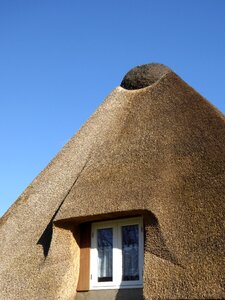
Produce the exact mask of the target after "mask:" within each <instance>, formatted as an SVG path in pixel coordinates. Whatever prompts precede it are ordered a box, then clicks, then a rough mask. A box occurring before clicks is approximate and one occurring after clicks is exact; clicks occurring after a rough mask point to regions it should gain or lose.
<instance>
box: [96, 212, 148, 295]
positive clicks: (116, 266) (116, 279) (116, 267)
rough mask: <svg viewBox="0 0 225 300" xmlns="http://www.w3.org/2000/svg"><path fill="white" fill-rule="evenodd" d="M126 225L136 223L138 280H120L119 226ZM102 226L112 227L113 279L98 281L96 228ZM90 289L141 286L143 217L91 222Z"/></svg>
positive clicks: (120, 246)
mask: <svg viewBox="0 0 225 300" xmlns="http://www.w3.org/2000/svg"><path fill="white" fill-rule="evenodd" d="M126 225H138V230H139V231H138V233H139V234H138V236H139V242H138V245H139V249H138V250H139V252H138V253H139V258H138V259H139V280H131V281H122V235H121V230H120V228H121V227H122V226H126ZM102 228H112V229H113V267H112V268H113V270H112V271H113V281H111V282H98V280H97V279H98V278H97V270H98V266H97V261H98V259H97V257H98V252H97V230H98V229H102ZM90 260H91V261H90V271H91V272H90V289H91V290H97V289H118V288H141V287H142V286H143V264H144V239H143V218H142V217H135V218H128V219H117V220H111V221H103V222H96V223H92V228H91V255H90Z"/></svg>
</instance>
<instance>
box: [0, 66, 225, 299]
mask: <svg viewBox="0 0 225 300" xmlns="http://www.w3.org/2000/svg"><path fill="white" fill-rule="evenodd" d="M224 171H225V118H224V115H223V114H222V113H220V112H219V111H218V110H217V109H216V108H215V107H213V106H212V105H211V104H210V103H209V102H208V101H207V100H205V99H204V98H203V97H202V96H201V95H199V94H198V93H197V92H196V91H195V90H193V89H192V88H191V87H190V86H189V85H187V84H186V83H185V82H184V81H183V80H182V79H180V78H179V77H178V76H177V75H176V74H175V73H174V72H172V71H171V70H170V69H169V68H167V67H165V66H163V65H158V64H153V65H151V64H150V65H144V66H140V67H137V68H134V69H133V70H131V71H130V72H128V74H127V75H126V76H125V77H124V79H123V81H122V83H121V86H119V87H117V88H116V89H115V90H113V91H112V93H111V94H110V95H109V96H108V97H107V98H106V99H105V101H104V102H103V103H102V105H101V106H100V107H99V108H98V109H97V111H96V112H95V113H94V114H93V115H92V116H91V118H90V119H89V120H88V121H87V122H86V123H85V125H84V126H83V127H82V128H81V129H80V131H79V132H78V133H77V134H76V135H75V136H74V137H73V138H72V139H71V140H70V141H69V142H68V144H67V145H65V147H64V148H63V149H62V150H61V151H60V152H59V154H58V155H57V156H56V157H55V158H54V159H53V161H52V162H51V163H50V164H49V165H48V166H47V167H46V169H45V170H44V171H42V173H41V174H40V175H39V176H38V177H37V178H36V179H35V180H34V181H33V182H32V183H31V185H30V186H29V187H28V188H27V189H26V190H25V191H24V193H23V194H22V195H21V196H20V197H19V199H18V200H17V201H16V202H15V204H14V205H13V206H12V207H11V208H10V209H9V211H8V212H7V213H6V214H5V215H4V216H3V217H2V218H1V220H0V244H1V247H0V262H1V266H0V299H7V300H10V299H21V300H22V299H23V300H24V299H65V300H69V299H75V297H76V284H77V280H78V276H79V251H80V249H79V224H80V223H82V222H91V221H92V220H103V219H106V218H112V217H120V216H127V215H137V214H139V215H144V222H145V254H144V287H143V294H144V296H143V297H144V298H145V299H209V298H210V299H216V298H223V297H225V295H224V292H223V288H222V285H223V242H224V240H223V230H224V227H223V221H224V198H225V184H224V182H225V172H224ZM119 293H120V292H118V295H119ZM113 299H115V297H114V298H113ZM118 299H119V296H118Z"/></svg>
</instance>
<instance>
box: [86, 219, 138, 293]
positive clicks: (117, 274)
mask: <svg viewBox="0 0 225 300" xmlns="http://www.w3.org/2000/svg"><path fill="white" fill-rule="evenodd" d="M143 253H144V250H143V221H142V218H129V219H120V220H113V221H106V222H98V223H93V224H92V229H91V282H90V288H91V289H104V288H105V289H112V288H134V287H142V272H143V256H144V254H143Z"/></svg>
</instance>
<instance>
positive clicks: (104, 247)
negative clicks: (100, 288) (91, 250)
mask: <svg viewBox="0 0 225 300" xmlns="http://www.w3.org/2000/svg"><path fill="white" fill-rule="evenodd" d="M97 239H98V282H104V281H112V280H113V278H112V249H113V230H112V228H104V229H98V231H97Z"/></svg>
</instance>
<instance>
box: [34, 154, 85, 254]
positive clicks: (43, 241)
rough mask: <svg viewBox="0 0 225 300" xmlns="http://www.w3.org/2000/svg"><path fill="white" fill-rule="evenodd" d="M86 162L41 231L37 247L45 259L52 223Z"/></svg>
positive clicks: (50, 237) (50, 238)
mask: <svg viewBox="0 0 225 300" xmlns="http://www.w3.org/2000/svg"><path fill="white" fill-rule="evenodd" d="M87 162H88V160H87V161H86V163H85V164H84V166H83V167H82V169H81V171H80V173H79V174H78V175H77V177H76V179H75V180H74V182H73V184H72V186H71V187H70V189H69V190H68V192H67V194H66V196H65V197H64V198H63V200H62V201H61V202H60V204H59V206H58V208H57V209H56V211H55V213H54V215H53V216H52V218H51V220H50V222H49V223H48V225H47V226H46V228H45V230H44V231H43V233H42V235H41V237H40V238H39V240H38V242H37V245H41V246H42V247H43V253H44V256H45V258H46V257H47V256H48V252H49V249H50V246H51V241H52V233H53V221H54V219H55V217H56V215H57V213H58V212H59V210H60V208H61V206H62V205H63V203H64V201H65V199H66V198H67V196H68V195H69V193H70V192H71V190H72V188H73V187H74V186H75V184H76V183H77V181H78V179H79V177H80V175H81V173H82V172H83V171H84V169H85V167H86V165H87Z"/></svg>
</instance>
